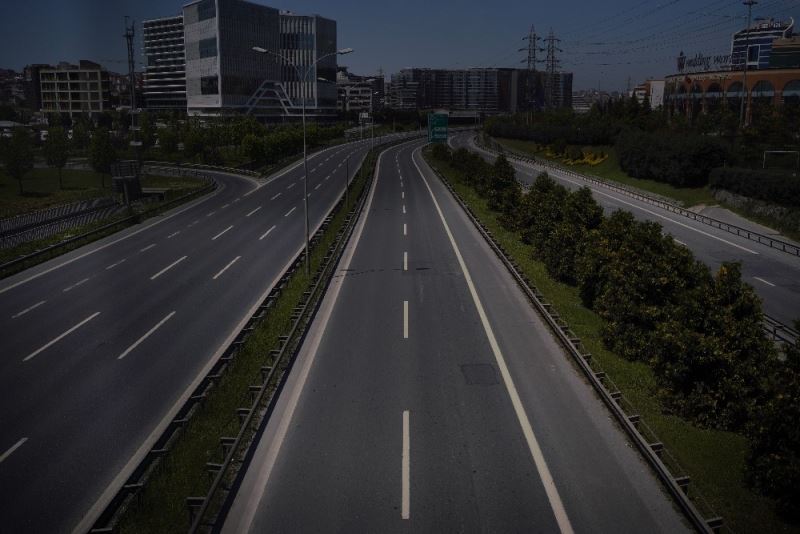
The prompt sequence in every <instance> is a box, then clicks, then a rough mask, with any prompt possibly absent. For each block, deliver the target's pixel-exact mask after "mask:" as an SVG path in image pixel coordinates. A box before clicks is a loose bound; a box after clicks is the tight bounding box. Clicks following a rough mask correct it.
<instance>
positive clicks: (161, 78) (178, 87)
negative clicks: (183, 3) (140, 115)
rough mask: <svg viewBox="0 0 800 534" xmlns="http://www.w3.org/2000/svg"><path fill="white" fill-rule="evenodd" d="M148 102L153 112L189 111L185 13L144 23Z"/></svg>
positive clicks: (145, 76) (146, 100)
mask: <svg viewBox="0 0 800 534" xmlns="http://www.w3.org/2000/svg"><path fill="white" fill-rule="evenodd" d="M142 33H143V46H144V56H145V72H144V91H143V93H144V100H145V101H144V103H143V105H140V107H147V108H148V109H152V110H170V109H173V110H182V111H184V112H185V111H186V48H185V46H184V41H183V14H180V15H176V16H173V17H163V18H158V19H150V20H145V21H144V22H142Z"/></svg>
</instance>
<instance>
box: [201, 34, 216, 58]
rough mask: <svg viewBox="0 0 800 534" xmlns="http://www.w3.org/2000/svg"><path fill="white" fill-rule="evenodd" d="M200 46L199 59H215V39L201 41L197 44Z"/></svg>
mask: <svg viewBox="0 0 800 534" xmlns="http://www.w3.org/2000/svg"><path fill="white" fill-rule="evenodd" d="M198 44H199V45H200V57H201V58H203V57H215V56H216V55H217V38H216V37H211V38H209V39H201V40H200V42H199V43H198Z"/></svg>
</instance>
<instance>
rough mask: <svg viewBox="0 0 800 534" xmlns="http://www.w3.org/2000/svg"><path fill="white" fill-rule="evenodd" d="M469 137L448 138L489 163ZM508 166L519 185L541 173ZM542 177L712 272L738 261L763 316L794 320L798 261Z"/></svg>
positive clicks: (799, 294)
mask: <svg viewBox="0 0 800 534" xmlns="http://www.w3.org/2000/svg"><path fill="white" fill-rule="evenodd" d="M473 138H474V133H464V134H459V135H456V136H454V137H453V139H452V143H451V145H452V146H454V147H459V148H461V147H465V148H469V149H470V150H474V151H476V152H478V153H479V154H481V155H483V156H486V157H487V158H489V159H490V160H492V161H494V156H493V155H491V154H490V153H489V152H487V151H485V150H483V149H481V148H479V147H477V146H476V145H475V143H474V139H473ZM509 161H510V162H511V164H512V165H513V166H514V168H515V169H516V171H517V178H518V179H519V180H520V181H521V182H523V183H525V184H530V183H532V182H533V181H534V179H535V178H536V176H538V175H539V173H540V172H542V171H544V170H545V169H544V168H541V167H538V166H536V165H532V164H528V163H522V162H518V161H514V160H513V159H512V160H509ZM547 172H548V173H549V175H550V176H551V177H553V178H554V179H556V180H557V181H558V182H559V183H561V184H562V185H564V186H566V187H568V188H569V189H578V188H580V187H589V188H590V189H591V190H592V194H593V196H594V198H595V200H596V201H597V202H598V203H599V204H600V205H601V206H602V207H603V209H604V210H605V212H606V214H608V213H611V212H612V211H614V210H617V209H622V210H626V211H630V212H631V213H633V215H634V217H636V218H637V219H639V220H649V221H655V222H657V223H659V224H661V225H662V226H663V228H664V232H666V233H668V234H670V235H672V236H673V238H674V239H675V240H676V241H678V242H679V243H681V244H683V245H684V246H686V247H688V248H689V249H690V250H691V251H692V252H693V253H694V255H695V257H696V258H697V259H698V260H700V261H702V262H703V263H705V264H706V265H708V266H709V267H710V268H711V269H713V270H715V271H716V270H717V269H718V268H719V266H720V265H721V264H722V263H723V262H730V261H739V262H741V264H742V277H743V278H744V280H745V281H746V282H747V283H749V284H750V285H752V286H753V287H754V288H755V290H756V293H758V295H759V296H760V297H761V299H762V300H763V302H764V311H765V312H766V313H767V314H768V315H770V316H772V317H773V318H775V319H777V320H778V321H780V322H782V323H784V324H786V325H790V326H791V325H792V323H793V321H794V320H795V319H800V258H798V257H796V256H791V255H789V254H786V253H784V252H780V251H778V250H776V249H773V248H770V247H768V246H767V245H762V244H759V243H756V242H754V241H750V240H748V239H745V238H743V237H738V236H736V235H734V234H730V233H728V232H725V231H724V230H720V229H717V228H713V227H711V226H708V225H705V224H703V223H700V222H697V221H694V220H692V219H689V218H687V217H683V216H681V215H677V214H675V213H671V212H669V211H667V210H665V209H662V208H659V207H658V206H654V205H652V204H648V203H646V202H642V201H640V200H637V199H635V198H631V197H628V196H625V195H623V194H621V193H618V192H616V191H613V190H611V189H608V188H605V187H603V186H601V185H596V184H590V183H588V182H584V181H582V180H580V179H576V178H574V177H571V176H566V175H564V174H563V173H560V172H558V171H553V170H550V169H547Z"/></svg>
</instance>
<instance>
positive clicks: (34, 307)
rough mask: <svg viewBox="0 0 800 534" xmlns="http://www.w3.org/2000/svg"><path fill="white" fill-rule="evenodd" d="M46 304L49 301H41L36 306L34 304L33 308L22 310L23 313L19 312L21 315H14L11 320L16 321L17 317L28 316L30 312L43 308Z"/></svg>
mask: <svg viewBox="0 0 800 534" xmlns="http://www.w3.org/2000/svg"><path fill="white" fill-rule="evenodd" d="M45 302H47V301H46V300H42V301H39V302H37V303H36V304H34V305H33V306H30V307H28V308H25V309H24V310H22V311H21V312H19V313H15V314H14V315H12V316H11V318H12V319H16V318H17V317H22V316H23V315H25V314H26V313H28V312H29V311H32V310H35V309H36V308H38V307H39V306H41V305H42V304H44V303H45Z"/></svg>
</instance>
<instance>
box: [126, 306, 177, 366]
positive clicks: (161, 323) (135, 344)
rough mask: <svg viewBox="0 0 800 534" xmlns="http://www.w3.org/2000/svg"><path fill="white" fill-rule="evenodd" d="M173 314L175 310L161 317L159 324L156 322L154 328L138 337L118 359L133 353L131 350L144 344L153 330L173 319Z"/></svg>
mask: <svg viewBox="0 0 800 534" xmlns="http://www.w3.org/2000/svg"><path fill="white" fill-rule="evenodd" d="M173 315H175V312H174V311H172V312H170V313H168V314H167V316H166V317H164V318H163V319H161V320H160V321H159V322H158V324H156V325H155V326H154V327H153V328H151V329H150V330H148V331H147V333H146V334H145V335H143V336H142V337H140V338H139V339H137V340H136V342H135V343H134V344H133V345H131V346H130V347H128V348H127V349H125V352H123V353H122V354H120V355H119V356H117V359H118V360H121V359H122V358H124V357H125V356H127V355H128V354H130V353H131V352H132V351H133V350H134V349H135V348H136V347H138V346H139V345H141V344H142V342H143V341H144V340H145V339H147V338H148V337H150V336H151V335H152V334H153V332H155V331H156V330H158V329H159V328H161V327H162V326H163V325H164V323H166V322H167V321H169V320H170V319H172V316H173Z"/></svg>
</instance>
